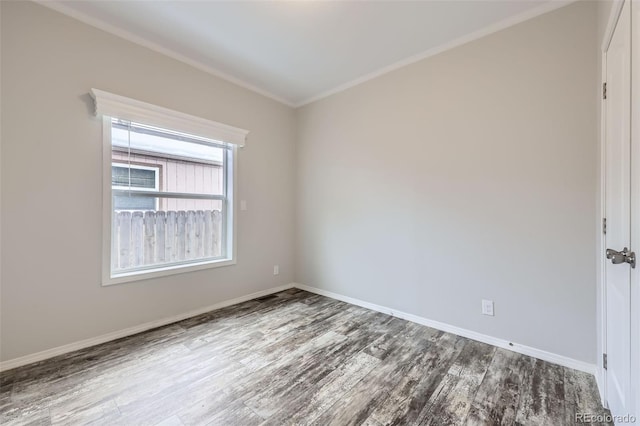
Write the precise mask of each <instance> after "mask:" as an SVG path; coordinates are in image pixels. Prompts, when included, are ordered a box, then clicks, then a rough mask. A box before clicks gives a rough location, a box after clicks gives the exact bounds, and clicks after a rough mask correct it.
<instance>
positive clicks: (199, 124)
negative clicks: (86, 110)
mask: <svg viewBox="0 0 640 426" xmlns="http://www.w3.org/2000/svg"><path fill="white" fill-rule="evenodd" d="M91 95H92V96H93V98H94V99H95V102H96V115H102V116H103V120H102V139H103V141H102V164H103V166H102V214H103V219H102V285H103V286H109V285H114V284H122V283H127V282H133V281H140V280H146V279H151V278H159V277H164V276H169V275H175V274H182V273H187V272H193V271H199V270H203V269H209V268H217V267H223V266H229V265H235V264H236V263H237V250H238V248H237V247H238V245H237V235H238V232H237V212H238V206H237V201H236V198H237V197H235V194H236V188H237V183H236V182H237V170H238V155H237V149H238V147H239V146H240V147H242V146H244V141H245V138H246V135H247V134H248V131H246V130H242V129H237V128H235V127H231V126H226V125H224V124H220V123H216V122H214V121H209V120H205V119H202V118H199V117H193V116H189V115H187V114H183V113H179V112H176V111H172V110H168V109H166V108H162V107H156V106H154V105H151V104H146V103H144V102H140V101H136V100H133V99H128V98H124V97H122V96H118V95H112V94H109V93H107V92H102V91H99V90H96V89H91ZM105 100H107V101H109V102H108V103H104V101H105ZM114 100H116V101H117V102H114ZM128 105H129V106H131V107H132V108H130V109H131V111H135V112H136V114H130V113H127V111H128V107H127V106H128ZM118 107H120V108H122V111H123V112H122V113H119V110H118V109H117V108H118ZM144 108H148V110H147V111H145V110H144ZM109 114H111V115H109ZM112 117H115V118H120V119H127V120H135V121H139V122H142V123H143V124H148V125H155V126H158V127H161V128H166V129H170V130H176V131H180V132H184V133H191V134H195V135H198V136H204V137H209V138H213V139H215V140H218V141H221V142H224V143H227V144H229V145H230V148H231V151H232V157H233V161H232V162H229V164H228V165H227V167H226V170H227V176H225V178H226V181H227V203H228V207H229V209H228V212H229V214H228V215H226V216H227V218H226V226H224V225H223V232H226V238H225V242H226V244H227V247H226V257H225V258H223V259H213V260H209V259H207V260H204V261H202V262H197V261H196V262H193V263H189V264H187V265H175V264H174V265H167V266H166V267H162V266H159V267H158V268H154V269H152V270H139V271H132V272H125V273H121V274H115V275H113V276H112V274H111V256H112V253H111V227H112V223H111V222H112V204H111V203H112V193H111V164H112V153H111V150H112V146H111V118H112ZM145 117H146V118H145ZM194 123H195V125H193V126H191V125H192V124H194ZM203 126H204V127H203ZM203 128H206V129H208V131H204V130H202V129H203ZM229 234H231V235H229Z"/></svg>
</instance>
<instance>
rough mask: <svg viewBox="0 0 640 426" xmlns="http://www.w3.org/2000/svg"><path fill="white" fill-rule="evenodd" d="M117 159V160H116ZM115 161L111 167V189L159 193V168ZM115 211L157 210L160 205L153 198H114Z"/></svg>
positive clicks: (132, 196) (130, 196) (133, 196)
mask: <svg viewBox="0 0 640 426" xmlns="http://www.w3.org/2000/svg"><path fill="white" fill-rule="evenodd" d="M116 159H117V158H116ZM116 159H113V163H112V165H111V188H112V189H120V190H122V189H130V190H131V191H143V190H145V189H148V190H154V191H158V190H159V189H160V188H159V174H160V173H159V168H158V167H149V166H142V165H137V164H122V163H118V162H116ZM113 209H114V210H130V211H135V210H157V209H158V203H157V202H156V200H154V199H153V198H151V197H136V196H135V195H129V196H121V195H120V196H114V197H113Z"/></svg>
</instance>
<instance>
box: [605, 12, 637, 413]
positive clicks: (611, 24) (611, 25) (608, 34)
mask: <svg viewBox="0 0 640 426" xmlns="http://www.w3.org/2000/svg"><path fill="white" fill-rule="evenodd" d="M625 1H629V2H630V5H631V38H632V43H631V49H632V52H631V68H632V72H631V90H632V93H631V218H632V219H633V218H634V217H640V114H638V111H640V88H639V87H638V86H639V85H640V79H638V78H637V77H635V78H634V71H635V74H638V72H637V71H636V70H640V28H638V27H639V25H638V23H637V22H635V20H634V14H635V15H637V16H640V13H639V12H640V0H614V3H613V5H612V7H611V12H610V14H609V20H608V22H607V27H606V29H605V32H604V37H603V40H602V45H601V49H602V63H601V71H602V74H601V81H600V86H599V87H598V91H599V99H600V106H601V108H600V194H599V195H600V215H599V221H598V225H597V227H598V228H597V229H598V231H597V232H598V234H599V238H600V246H599V247H598V250H597V256H598V266H599V268H600V274H599V276H598V277H597V279H598V284H599V287H600V294H599V296H600V297H599V298H600V313H601V316H600V324H598V332H599V334H600V337H601V340H600V341H601V345H602V347H601V348H598V350H599V352H600V350H601V352H602V353H604V352H605V351H606V348H607V287H606V262H607V259H606V255H605V252H606V249H607V247H606V238H605V237H604V234H603V232H602V225H603V224H602V221H603V219H604V217H605V207H606V206H605V201H606V198H605V196H606V193H605V191H606V171H607V170H606V145H605V143H606V130H607V129H606V114H607V103H606V102H605V100H604V99H603V97H602V94H601V92H600V91H601V90H602V84H603V83H604V82H605V80H606V76H607V50H608V49H609V45H610V43H611V39H612V37H613V32H614V30H615V28H616V25H617V23H618V19H619V18H620V13H621V12H622V7H623V6H624V3H625ZM638 21H640V19H638ZM636 80H638V81H636ZM634 182H635V183H636V184H635V185H634ZM631 250H633V251H635V252H636V253H637V254H640V253H639V252H640V221H638V220H636V221H633V220H632V222H631ZM631 271H632V272H631V330H630V331H631V335H632V336H635V340H632V341H631V346H630V349H631V353H632V354H637V356H635V357H634V356H633V355H632V362H631V385H632V389H631V390H630V391H631V404H632V406H631V407H629V408H630V411H631V412H630V413H629V414H632V415H635V416H636V418H640V389H638V386H637V385H636V386H634V383H640V347H639V345H640V268H636V269H632V270H631ZM602 353H598V354H597V367H598V368H597V372H596V380H597V382H598V388H599V390H600V397H601V398H602V403H603V405H605V407H606V406H607V405H608V404H607V386H606V383H607V370H605V369H604V368H603V365H602ZM634 358H635V359H636V360H637V361H635V362H634V361H633V360H634Z"/></svg>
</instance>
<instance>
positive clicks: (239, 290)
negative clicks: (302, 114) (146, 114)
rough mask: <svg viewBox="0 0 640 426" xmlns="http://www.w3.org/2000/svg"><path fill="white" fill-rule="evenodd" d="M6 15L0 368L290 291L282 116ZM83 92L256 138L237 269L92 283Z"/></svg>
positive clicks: (286, 139) (94, 219) (289, 174)
mask: <svg viewBox="0 0 640 426" xmlns="http://www.w3.org/2000/svg"><path fill="white" fill-rule="evenodd" d="M1 9H2V13H1V16H2V46H1V47H2V73H1V74H2V113H3V117H2V118H3V126H2V150H3V155H2V179H1V182H2V213H1V217H2V233H3V234H2V254H3V256H2V265H1V267H2V271H1V276H2V289H1V291H2V306H1V311H2V313H1V318H0V319H1V323H2V328H1V333H2V347H1V355H0V359H2V360H8V359H12V358H16V357H19V356H22V355H27V354H31V353H35V352H38V351H42V350H45V349H49V348H53V347H56V346H60V345H63V344H67V343H71V342H75V341H78V340H81V339H86V338H90V337H95V336H98V335H101V334H104V333H107V332H111V331H116V330H120V329H124V328H127V327H131V326H134V325H138V324H142V323H145V322H148V321H152V320H157V319H161V318H165V317H169V316H172V315H177V314H181V313H184V312H188V311H190V310H193V309H196V308H199V307H203V306H207V305H211V304H214V303H217V302H220V301H223V300H227V299H231V298H234V297H238V296H242V295H247V294H250V293H252V292H255V291H259V290H262V289H266V288H270V287H274V286H277V285H282V284H287V283H289V282H291V281H292V279H293V265H292V259H293V252H292V246H293V227H292V225H291V223H292V222H293V214H294V205H293V196H294V193H293V181H294V165H293V160H294V158H293V153H294V134H293V129H294V118H295V117H294V112H293V111H292V110H291V109H290V108H288V107H286V106H283V105H281V104H279V103H277V102H275V101H272V100H270V99H267V98H265V97H262V96H260V95H257V94H255V93H253V92H250V91H248V90H245V89H242V88H240V87H238V86H235V85H233V84H231V83H228V82H225V81H223V80H220V79H218V78H216V77H213V76H211V75H208V74H206V73H203V72H201V71H198V70H196V69H194V68H192V67H190V66H187V65H184V64H182V63H180V62H177V61H174V60H172V59H169V58H167V57H165V56H162V55H160V54H158V53H155V52H152V51H150V50H148V49H145V48H142V47H139V46H137V45H135V44H132V43H129V42H127V41H124V40H122V39H120V38H118V37H115V36H113V35H109V34H107V33H104V32H102V31H100V30H97V29H94V28H92V27H89V26H87V25H84V24H82V23H80V22H77V21H75V20H73V19H70V18H68V17H65V16H63V15H60V14H58V13H56V12H53V11H51V10H49V9H47V8H45V7H42V6H39V5H36V4H34V3H30V2H2V6H1ZM92 87H95V88H99V89H103V90H107V91H110V92H113V93H117V94H122V95H125V96H128V97H131V98H135V99H140V100H143V101H146V102H150V103H153V104H157V105H161V106H165V107H168V108H172V109H175V110H179V111H183V112H186V113H189V114H193V115H197V116H201V117H205V118H209V119H212V120H216V121H220V122H223V123H228V124H230V125H233V126H237V127H240V128H245V129H249V130H250V131H251V133H250V135H249V138H248V142H247V147H246V148H244V149H242V150H240V151H239V182H238V186H239V192H238V195H239V198H240V199H245V200H247V203H248V210H247V211H242V212H239V213H238V221H239V223H238V264H237V265H235V266H229V267H224V268H218V269H212V270H205V271H198V272H192V273H188V274H184V275H174V276H170V277H165V278H160V279H153V280H147V281H140V282H136V283H130V284H122V285H116V286H111V287H101V286H100V273H101V264H100V263H101V226H102V218H101V214H102V207H101V200H102V195H101V191H102V183H101V167H102V163H101V153H102V147H101V144H102V133H101V127H102V123H101V121H100V119H97V118H95V117H93V116H92V114H91V112H92V105H91V101H90V98H89V96H88V94H87V93H88V91H89V89H90V88H92ZM70 159H75V160H76V161H74V162H73V163H72V164H70ZM274 264H279V265H280V275H278V276H274V275H273V273H272V267H273V265H274Z"/></svg>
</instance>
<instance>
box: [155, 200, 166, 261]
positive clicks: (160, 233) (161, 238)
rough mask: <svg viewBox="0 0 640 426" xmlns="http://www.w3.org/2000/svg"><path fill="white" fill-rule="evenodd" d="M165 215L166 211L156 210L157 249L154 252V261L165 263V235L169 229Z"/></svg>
mask: <svg viewBox="0 0 640 426" xmlns="http://www.w3.org/2000/svg"><path fill="white" fill-rule="evenodd" d="M165 216H166V214H165V212H156V250H155V253H154V255H155V262H154V263H165V254H166V249H165V239H166V237H165V235H166V229H167V222H166V219H165Z"/></svg>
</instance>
